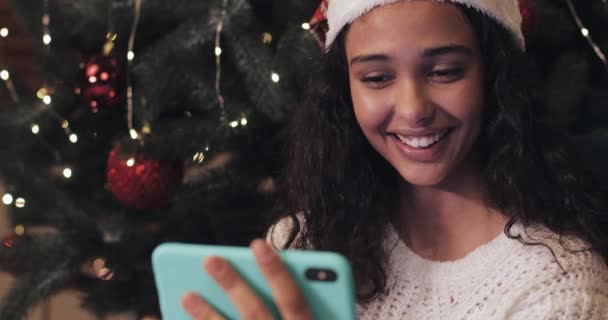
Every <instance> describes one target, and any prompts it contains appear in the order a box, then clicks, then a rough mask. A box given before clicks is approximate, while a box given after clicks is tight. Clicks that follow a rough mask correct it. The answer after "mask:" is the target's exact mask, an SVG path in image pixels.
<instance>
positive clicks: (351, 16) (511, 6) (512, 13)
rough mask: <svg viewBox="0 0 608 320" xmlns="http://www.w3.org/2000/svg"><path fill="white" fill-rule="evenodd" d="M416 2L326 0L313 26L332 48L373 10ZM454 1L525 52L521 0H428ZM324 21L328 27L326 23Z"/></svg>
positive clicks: (325, 43) (326, 46)
mask: <svg viewBox="0 0 608 320" xmlns="http://www.w3.org/2000/svg"><path fill="white" fill-rule="evenodd" d="M398 1H413V0H323V1H322V3H321V6H320V7H319V9H317V12H316V13H315V15H314V17H313V18H312V20H311V22H310V24H311V26H312V30H313V31H314V32H315V34H316V35H317V36H318V38H317V39H318V40H319V41H320V42H321V44H322V46H324V47H325V49H326V50H327V49H329V47H330V46H331V44H332V43H333V42H334V40H335V39H336V37H337V36H338V34H339V33H340V31H342V29H343V28H344V27H345V26H346V25H348V24H350V23H352V22H353V21H355V20H357V18H359V17H361V16H363V15H364V14H366V13H368V12H369V11H371V10H372V9H374V8H376V7H379V6H382V5H386V4H390V3H395V2H398ZM429 1H436V2H453V3H459V4H462V5H465V6H467V7H470V8H473V9H476V10H477V11H479V12H481V13H483V14H485V15H487V16H489V17H491V18H493V19H494V20H496V21H497V22H498V23H499V24H500V25H501V26H503V27H504V28H505V29H506V30H508V31H509V32H510V33H511V34H512V35H513V39H514V41H515V43H516V44H517V45H518V46H519V48H520V49H522V50H525V46H526V45H525V39H524V34H523V32H522V14H521V12H520V8H519V3H518V0H429ZM325 21H326V22H327V24H324V23H325Z"/></svg>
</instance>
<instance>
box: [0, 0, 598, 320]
mask: <svg viewBox="0 0 608 320" xmlns="http://www.w3.org/2000/svg"><path fill="white" fill-rule="evenodd" d="M319 2H320V1H313V0H289V1H285V0H248V1H247V0H205V1H194V0H180V1H161V0H36V1H34V0H14V1H12V2H9V4H10V8H11V12H12V13H13V14H14V15H15V16H16V17H18V21H19V22H20V23H21V24H23V26H24V27H25V29H26V30H27V38H26V39H28V40H24V39H22V41H25V42H27V43H28V44H30V46H31V47H32V49H31V50H33V52H35V55H34V56H33V59H32V62H31V65H32V68H31V69H33V70H37V72H34V74H35V75H36V76H35V77H33V80H32V77H25V75H23V74H19V73H16V72H12V70H11V66H12V65H11V61H10V60H9V59H6V57H5V56H3V52H5V51H9V50H10V48H11V46H10V45H7V43H13V44H14V43H15V42H8V41H9V40H10V38H11V34H10V33H8V32H6V33H8V35H6V36H2V37H1V38H0V69H2V74H1V76H2V80H3V81H2V82H3V83H0V105H1V106H2V107H1V108H0V132H1V133H2V137H3V139H2V140H1V141H0V144H1V146H0V152H1V155H2V163H1V164H0V170H1V171H0V172H1V177H2V180H3V182H4V185H5V189H6V192H5V193H4V194H2V195H0V196H2V200H3V203H4V205H6V206H7V207H8V209H9V213H10V218H11V222H12V225H13V227H14V233H13V234H10V235H3V236H4V238H3V245H2V247H1V248H0V268H1V269H3V270H8V271H11V272H13V273H15V274H17V275H18V279H19V280H18V281H17V282H16V283H15V285H14V286H13V288H12V289H11V291H10V292H9V294H8V295H7V296H6V297H5V298H4V299H3V301H2V303H1V305H0V307H1V308H0V319H20V318H22V317H23V316H24V315H26V314H27V312H28V310H29V309H30V308H31V306H33V305H35V304H36V303H38V302H39V301H41V300H43V299H46V298H47V297H49V296H52V295H53V294H54V293H56V292H57V291H58V290H60V289H62V288H66V287H73V288H77V289H79V290H81V291H83V292H85V293H86V296H85V307H86V308H88V309H89V310H91V311H92V312H93V313H95V314H97V315H100V316H103V315H107V314H111V313H114V312H121V311H125V310H134V311H135V312H136V314H137V316H138V318H142V317H144V316H149V315H153V316H154V315H156V316H158V315H159V310H158V306H157V301H156V291H155V287H154V281H153V277H152V271H151V264H150V254H151V251H152V249H153V248H154V247H155V246H156V245H158V244H159V243H162V242H167V241H179V242H191V243H208V244H225V245H247V244H248V243H249V241H250V240H251V239H253V238H254V237H259V236H263V234H264V232H265V230H266V228H267V226H268V224H269V223H271V221H272V218H273V217H274V216H275V215H276V214H277V212H275V211H276V209H275V206H274V205H273V199H274V196H275V194H276V192H277V190H276V187H275V185H276V178H277V176H278V175H279V173H280V170H281V149H282V147H283V145H282V142H283V139H282V137H283V131H284V130H283V129H284V128H285V126H286V123H287V120H288V118H289V115H290V113H291V110H293V109H294V108H295V107H296V106H297V104H298V101H299V100H300V98H301V96H302V95H303V93H304V92H305V90H304V88H305V87H306V82H307V79H308V78H309V73H310V71H311V70H314V68H315V63H316V61H318V60H319V57H320V55H321V54H322V50H321V49H320V47H319V46H318V43H317V41H316V39H315V37H314V36H313V34H312V33H311V32H310V31H309V29H310V27H311V26H310V25H309V24H307V23H306V22H307V21H309V19H310V17H311V16H312V15H313V13H314V12H315V9H316V8H317V6H318V5H319ZM520 2H521V4H522V8H523V13H524V17H525V19H526V20H525V21H526V22H525V25H524V29H525V33H526V37H527V41H528V44H527V52H528V53H529V54H530V55H531V56H532V57H533V58H534V60H535V61H536V62H537V65H538V68H539V71H540V72H541V77H542V79H541V80H542V83H543V87H542V90H543V91H542V92H540V94H542V96H543V97H544V100H545V101H546V103H547V105H548V106H549V107H550V108H551V110H552V111H553V115H554V116H555V119H556V120H557V121H558V122H559V123H560V124H561V125H562V126H563V127H564V129H565V130H568V131H569V132H571V133H572V135H573V136H574V137H576V138H577V139H578V141H579V142H580V147H581V151H582V153H581V154H582V155H588V157H583V158H589V166H590V168H591V169H592V170H597V172H598V174H606V172H605V171H602V170H601V169H602V166H601V164H603V163H604V162H605V161H606V160H607V159H608V151H607V149H608V133H607V131H605V130H604V129H605V128H606V127H608V105H607V104H608V103H607V102H606V101H608V90H607V89H608V64H607V62H606V57H605V56H604V53H605V52H608V3H607V2H606V0H590V1H583V2H580V1H579V2H577V3H576V5H573V1H570V0H563V1H561V0H560V1H555V0H553V1H552V0H538V1H532V0H529V1H524V0H521V1H520ZM0 28H2V26H0ZM2 32H3V31H2V30H0V35H2ZM370 36H373V35H370Z"/></svg>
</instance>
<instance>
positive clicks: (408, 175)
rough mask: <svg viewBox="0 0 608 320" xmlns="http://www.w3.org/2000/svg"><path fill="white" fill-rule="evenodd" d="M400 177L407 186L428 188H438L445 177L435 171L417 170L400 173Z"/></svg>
mask: <svg viewBox="0 0 608 320" xmlns="http://www.w3.org/2000/svg"><path fill="white" fill-rule="evenodd" d="M401 177H402V178H403V180H404V181H405V182H406V183H407V184H408V185H411V186H415V187H422V188H430V187H436V186H439V185H440V184H441V182H442V181H443V180H444V178H445V175H444V174H442V173H441V172H437V171H433V172H428V170H418V171H414V172H401Z"/></svg>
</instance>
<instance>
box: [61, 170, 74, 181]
mask: <svg viewBox="0 0 608 320" xmlns="http://www.w3.org/2000/svg"><path fill="white" fill-rule="evenodd" d="M63 176H64V177H65V178H66V179H69V178H71V177H72V169H70V168H65V169H63Z"/></svg>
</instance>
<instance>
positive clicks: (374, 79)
mask: <svg viewBox="0 0 608 320" xmlns="http://www.w3.org/2000/svg"><path fill="white" fill-rule="evenodd" d="M391 80H393V77H392V76H390V75H374V76H367V77H363V78H361V81H362V82H364V83H368V84H370V85H372V86H382V85H383V84H386V83H387V82H389V81H391Z"/></svg>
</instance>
